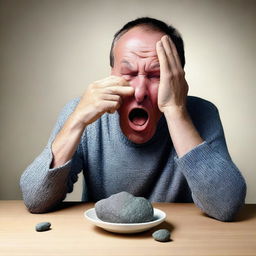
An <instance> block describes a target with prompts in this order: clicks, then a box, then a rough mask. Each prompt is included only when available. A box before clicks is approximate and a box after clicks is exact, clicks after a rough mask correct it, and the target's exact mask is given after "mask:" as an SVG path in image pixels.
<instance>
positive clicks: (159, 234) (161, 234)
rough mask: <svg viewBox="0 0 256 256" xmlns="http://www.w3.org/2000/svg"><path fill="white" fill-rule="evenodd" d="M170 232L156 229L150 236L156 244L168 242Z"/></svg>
mask: <svg viewBox="0 0 256 256" xmlns="http://www.w3.org/2000/svg"><path fill="white" fill-rule="evenodd" d="M170 235H171V233H170V231H169V230H168V229H158V230H157V231H155V232H154V233H153V234H152V236H153V238H154V239H155V240H156V241H158V242H168V241H170Z"/></svg>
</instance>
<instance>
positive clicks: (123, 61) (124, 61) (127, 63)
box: [121, 60, 133, 69]
mask: <svg viewBox="0 0 256 256" xmlns="http://www.w3.org/2000/svg"><path fill="white" fill-rule="evenodd" d="M121 64H126V65H127V66H129V67H130V68H131V69H133V66H132V65H131V63H130V62H128V61H127V60H122V61H121Z"/></svg>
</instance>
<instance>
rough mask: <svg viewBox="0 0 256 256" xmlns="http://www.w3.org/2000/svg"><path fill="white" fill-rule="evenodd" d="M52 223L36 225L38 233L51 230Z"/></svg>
mask: <svg viewBox="0 0 256 256" xmlns="http://www.w3.org/2000/svg"><path fill="white" fill-rule="evenodd" d="M50 226H51V223H50V222H40V223H37V224H36V231H37V232H42V231H47V230H49V229H50Z"/></svg>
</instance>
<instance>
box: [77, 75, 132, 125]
mask: <svg viewBox="0 0 256 256" xmlns="http://www.w3.org/2000/svg"><path fill="white" fill-rule="evenodd" d="M133 94H134V89H133V88H132V87H131V86H129V83H128V82H127V81H126V80H125V79H124V78H122V77H119V76H109V77H107V78H104V79H102V80H98V81H95V82H93V83H92V84H90V85H89V87H88V88H87V90H86V91H85V93H84V95H83V96H82V98H81V100H80V102H79V104H78V105H77V107H76V109H75V111H74V113H73V114H74V116H76V118H77V120H78V121H79V122H80V123H81V124H84V125H85V126H87V125H88V124H90V123H92V122H94V121H96V120H97V119H98V118H100V117H101V116H102V115H103V114H104V113H106V112H108V113H114V112H115V111H116V110H117V109H118V108H119V107H120V106H121V104H122V97H123V96H130V95H133Z"/></svg>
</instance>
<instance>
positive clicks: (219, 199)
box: [20, 96, 246, 221]
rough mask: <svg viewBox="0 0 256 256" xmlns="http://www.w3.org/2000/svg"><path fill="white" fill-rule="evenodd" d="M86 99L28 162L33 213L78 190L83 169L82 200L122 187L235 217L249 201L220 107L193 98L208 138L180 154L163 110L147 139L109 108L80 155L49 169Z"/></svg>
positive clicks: (26, 185)
mask: <svg viewBox="0 0 256 256" xmlns="http://www.w3.org/2000/svg"><path fill="white" fill-rule="evenodd" d="M78 102H79V98H77V99H74V100H72V101H70V102H69V103H68V104H67V105H66V106H65V107H64V109H63V110H62V112H61V113H60V115H59V118H58V120H57V123H56V125H55V127H54V129H53V131H52V133H51V136H50V138H49V141H48V143H47V145H46V147H45V148H44V150H43V152H42V153H41V154H40V155H39V156H38V157H37V158H36V159H35V160H34V161H33V162H32V163H31V164H30V165H29V166H28V167H27V169H26V170H25V171H24V173H23V174H22V176H21V180H20V186H21V190H22V193H23V199H24V202H25V205H26V206H27V208H28V209H29V211H31V212H33V213H41V212H46V211H49V210H51V209H52V208H53V207H55V206H56V205H57V204H58V203H59V202H61V201H62V200H63V199H64V198H65V196H66V194H67V193H69V192H72V189H73V184H74V183H75V182H76V181H77V177H78V173H79V172H81V171H83V174H84V188H83V195H82V200H83V201H93V202H95V201H98V200H100V199H102V198H106V197H109V196H110V195H112V194H114V193H118V192H120V191H127V192H129V193H132V194H133V195H135V196H143V197H146V198H148V199H149V200H150V201H152V202H194V203H195V204H196V205H197V206H198V207H199V208H201V209H202V211H203V212H205V213H206V214H208V215H210V216H212V217H214V218H216V219H219V220H221V221H230V220H232V219H233V217H234V215H235V213H236V212H237V211H238V209H239V208H240V207H241V206H242V205H243V203H244V199H245V195H246V184H245V181H244V179H243V177H242V175H241V173H240V172H239V170H238V169H237V167H236V166H235V165H234V163H233V162H232V160H231V158H230V156H229V153H228V150H227V147H226V142H225V137H224V132H223V128H222V125H221V121H220V118H219V114H218V110H217V108H216V107H215V106H214V105H213V104H212V103H210V102H208V101H206V100H203V99H200V98H197V97H191V96H189V97H188V100H187V109H188V112H189V113H190V116H191V118H192V120H193V123H194V125H195V127H196V128H197V130H198V132H199V133H200V135H201V137H202V138H203V139H204V142H203V143H202V144H200V145H198V146H197V147H195V148H194V149H192V150H191V151H190V152H188V153H187V154H186V155H184V156H183V157H181V158H178V157H177V154H176V152H175V149H174V147H173V144H172V140H171V137H170V135H169V131H168V127H167V124H166V120H165V118H164V115H163V116H162V118H161V119H160V121H159V123H158V129H157V132H156V134H155V135H154V136H153V138H152V139H151V140H150V141H148V142H147V143H144V144H135V143H133V142H131V141H129V140H128V139H127V138H126V137H125V135H123V133H122V132H121V129H120V126H119V115H118V113H117V112H116V113H114V114H104V115H103V116H102V117H101V118H100V119H98V120H97V121H95V122H94V123H92V124H90V125H89V126H87V128H86V129H85V130H84V133H83V135H82V137H81V141H80V144H79V146H78V148H77V150H76V152H75V154H74V156H73V158H72V159H71V160H70V161H68V162H67V163H65V164H64V165H63V166H59V167H58V168H54V169H50V164H51V162H52V157H53V156H52V151H51V144H52V142H53V140H54V138H55V136H56V134H57V133H58V132H59V131H60V129H61V127H62V126H63V124H64V123H65V121H66V119H67V118H68V116H69V115H70V114H71V113H72V112H73V111H74V109H75V107H76V105H77V104H78Z"/></svg>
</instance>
